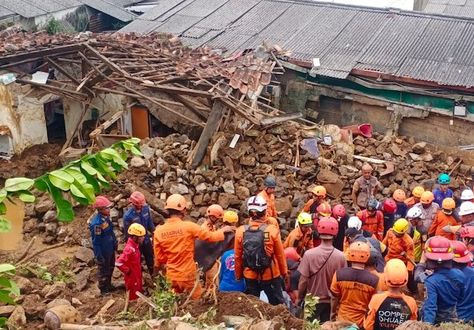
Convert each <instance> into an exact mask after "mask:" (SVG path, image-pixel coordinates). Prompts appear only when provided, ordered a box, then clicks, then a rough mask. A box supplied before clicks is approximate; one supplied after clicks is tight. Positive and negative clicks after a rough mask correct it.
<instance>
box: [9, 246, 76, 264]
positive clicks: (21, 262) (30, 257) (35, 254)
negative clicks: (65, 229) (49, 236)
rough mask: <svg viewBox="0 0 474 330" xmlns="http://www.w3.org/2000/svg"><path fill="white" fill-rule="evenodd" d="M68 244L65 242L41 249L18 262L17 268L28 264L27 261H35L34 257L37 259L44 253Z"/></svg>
mask: <svg viewBox="0 0 474 330" xmlns="http://www.w3.org/2000/svg"><path fill="white" fill-rule="evenodd" d="M66 243H68V241H64V242H61V243H58V244H54V245H51V246H48V247H45V248H44V249H41V250H39V251H36V252H35V253H33V254H32V255H31V256H29V257H27V258H25V259H23V260H22V261H20V262H17V266H18V265H22V264H24V263H26V262H27V261H30V260H31V259H33V258H34V257H36V256H37V255H39V254H41V253H43V252H46V251H49V250H52V249H56V248H58V247H61V246H63V245H65V244H66Z"/></svg>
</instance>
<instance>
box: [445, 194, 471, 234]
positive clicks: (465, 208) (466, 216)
mask: <svg viewBox="0 0 474 330" xmlns="http://www.w3.org/2000/svg"><path fill="white" fill-rule="evenodd" d="M458 215H459V218H460V220H461V223H460V224H457V225H454V226H450V225H446V226H445V227H444V228H443V230H444V231H445V232H447V233H453V234H457V233H458V232H459V230H460V229H462V228H461V227H470V226H474V203H473V202H469V201H466V202H463V203H462V204H461V206H460V207H459V213H458Z"/></svg>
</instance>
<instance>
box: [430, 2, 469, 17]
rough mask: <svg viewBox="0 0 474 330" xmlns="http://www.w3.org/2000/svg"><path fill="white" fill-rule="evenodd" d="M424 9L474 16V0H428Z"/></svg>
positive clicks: (447, 13) (453, 14)
mask: <svg viewBox="0 0 474 330" xmlns="http://www.w3.org/2000/svg"><path fill="white" fill-rule="evenodd" d="M423 11H424V12H425V13H433V14H445V15H450V16H460V17H470V18H474V0H428V3H427V4H426V6H425V8H424V9H423Z"/></svg>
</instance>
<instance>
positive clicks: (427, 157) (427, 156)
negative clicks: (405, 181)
mask: <svg viewBox="0 0 474 330" xmlns="http://www.w3.org/2000/svg"><path fill="white" fill-rule="evenodd" d="M432 160H433V155H432V154H431V153H426V154H424V155H423V161H424V162H428V163H429V162H431V161H432Z"/></svg>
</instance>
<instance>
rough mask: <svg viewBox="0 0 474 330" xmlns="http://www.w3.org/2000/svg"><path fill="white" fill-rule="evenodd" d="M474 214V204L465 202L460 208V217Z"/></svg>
mask: <svg viewBox="0 0 474 330" xmlns="http://www.w3.org/2000/svg"><path fill="white" fill-rule="evenodd" d="M472 213H474V203H473V202H463V203H462V204H461V207H460V208H459V215H461V216H462V215H468V214H472Z"/></svg>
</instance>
